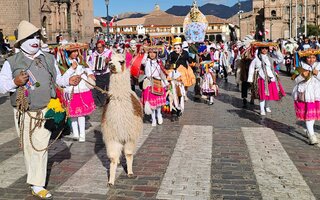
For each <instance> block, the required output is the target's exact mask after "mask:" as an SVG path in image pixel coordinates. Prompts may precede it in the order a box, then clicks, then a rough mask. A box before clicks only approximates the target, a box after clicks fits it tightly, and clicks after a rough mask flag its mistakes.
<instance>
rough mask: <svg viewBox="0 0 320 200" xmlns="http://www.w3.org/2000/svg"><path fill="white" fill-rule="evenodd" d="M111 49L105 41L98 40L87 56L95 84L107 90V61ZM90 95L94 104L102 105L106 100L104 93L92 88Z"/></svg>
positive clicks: (108, 75) (108, 71) (109, 57)
mask: <svg viewBox="0 0 320 200" xmlns="http://www.w3.org/2000/svg"><path fill="white" fill-rule="evenodd" d="M111 54H112V52H111V50H110V49H107V48H106V44H105V41H103V40H99V41H98V42H97V44H96V51H95V52H93V54H92V55H91V56H90V57H89V61H88V65H89V67H90V68H91V69H92V70H93V71H94V75H95V77H96V86H98V87H99V88H101V89H103V90H108V88H109V80H110V69H109V67H108V63H109V61H110V60H111ZM92 95H93V98H94V101H95V104H96V106H103V105H104V103H105V100H106V96H105V94H102V93H101V92H100V91H98V90H96V89H93V91H92Z"/></svg>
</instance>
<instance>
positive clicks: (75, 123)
mask: <svg viewBox="0 0 320 200" xmlns="http://www.w3.org/2000/svg"><path fill="white" fill-rule="evenodd" d="M71 127H72V133H73V136H75V137H79V128H78V117H72V118H71Z"/></svg>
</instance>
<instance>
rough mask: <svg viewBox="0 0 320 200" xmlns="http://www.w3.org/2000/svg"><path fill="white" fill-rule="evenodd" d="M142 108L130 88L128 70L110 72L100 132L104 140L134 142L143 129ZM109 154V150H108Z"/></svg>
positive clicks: (122, 142)
mask: <svg viewBox="0 0 320 200" xmlns="http://www.w3.org/2000/svg"><path fill="white" fill-rule="evenodd" d="M142 117H143V110H142V106H141V103H140V101H139V99H138V97H137V95H136V94H135V93H134V92H133V91H132V90H131V86H130V72H129V70H124V71H123V72H122V73H115V74H112V75H111V77H110V86H109V102H108V103H107V104H106V105H105V107H104V112H103V116H102V124H101V127H102V132H103V137H104V141H105V142H106V144H108V141H114V142H118V143H120V144H122V145H124V144H125V143H127V142H133V143H136V140H137V139H138V137H139V135H140V134H141V132H142V129H143V121H142ZM108 154H109V152H108Z"/></svg>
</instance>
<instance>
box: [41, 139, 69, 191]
mask: <svg viewBox="0 0 320 200" xmlns="http://www.w3.org/2000/svg"><path fill="white" fill-rule="evenodd" d="M50 142H52V140H50ZM57 142H59V143H60V144H59V148H61V146H63V147H62V149H63V150H62V151H60V152H58V153H57V154H56V155H54V156H53V157H52V158H48V167H47V179H46V186H47V185H48V183H49V181H50V175H51V170H52V169H53V167H54V165H56V164H60V163H61V162H63V161H64V160H68V159H70V158H71V152H70V149H71V147H72V145H73V144H72V143H71V144H70V145H69V146H68V145H67V143H66V142H64V141H63V140H61V139H59V140H57ZM53 150H54V149H53ZM50 151H52V149H49V153H50Z"/></svg>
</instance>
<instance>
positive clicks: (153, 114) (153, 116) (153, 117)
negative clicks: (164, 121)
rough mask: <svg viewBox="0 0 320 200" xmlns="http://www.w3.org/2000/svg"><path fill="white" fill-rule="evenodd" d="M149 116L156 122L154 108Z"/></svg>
mask: <svg viewBox="0 0 320 200" xmlns="http://www.w3.org/2000/svg"><path fill="white" fill-rule="evenodd" d="M151 117H152V123H154V122H156V110H152V114H151Z"/></svg>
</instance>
